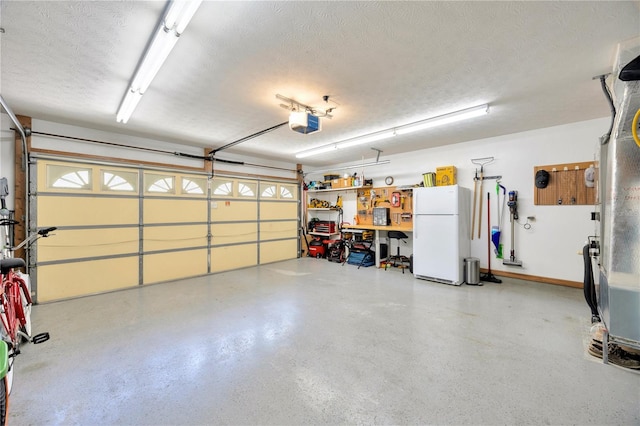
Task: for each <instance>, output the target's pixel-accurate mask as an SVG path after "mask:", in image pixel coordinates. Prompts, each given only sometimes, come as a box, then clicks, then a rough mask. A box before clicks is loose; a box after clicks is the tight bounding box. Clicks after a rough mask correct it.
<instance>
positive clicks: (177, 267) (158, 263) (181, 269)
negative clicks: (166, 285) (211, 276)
mask: <svg viewBox="0 0 640 426" xmlns="http://www.w3.org/2000/svg"><path fill="white" fill-rule="evenodd" d="M206 273H207V250H206V249H203V250H185V251H178V252H174V253H158V254H145V255H144V257H143V277H144V283H145V284H149V283H157V282H161V281H169V280H177V279H179V278H187V277H195V276H198V275H205V274H206Z"/></svg>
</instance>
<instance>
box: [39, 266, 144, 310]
mask: <svg viewBox="0 0 640 426" xmlns="http://www.w3.org/2000/svg"><path fill="white" fill-rule="evenodd" d="M136 285H138V257H137V256H133V257H125V258H118V259H104V260H93V261H88V262H73V263H65V264H60V265H39V266H38V288H37V291H38V293H37V300H38V302H39V303H41V302H49V301H52V300H59V299H66V298H69V297H78V296H86V295H89V294H95V293H103V292H105V291H110V290H117V289H122V288H127V287H133V286H136Z"/></svg>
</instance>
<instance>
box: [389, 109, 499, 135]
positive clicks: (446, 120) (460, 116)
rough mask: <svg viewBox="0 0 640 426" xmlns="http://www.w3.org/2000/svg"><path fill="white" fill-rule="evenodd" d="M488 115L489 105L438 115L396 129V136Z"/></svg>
mask: <svg viewBox="0 0 640 426" xmlns="http://www.w3.org/2000/svg"><path fill="white" fill-rule="evenodd" d="M488 113H489V105H488V104H485V105H480V106H477V107H473V108H467V109H463V110H460V111H456V112H452V113H449V114H444V115H439V116H437V117H432V118H427V119H426V120H422V121H416V122H415V123H411V124H405V125H404V126H400V127H396V129H395V131H396V135H406V134H407V133H413V132H418V131H420V130H425V129H430V128H432V127H436V126H442V125H444V124H450V123H455V122H456V121H462V120H467V119H469V118H473V117H479V116H481V115H485V114H488Z"/></svg>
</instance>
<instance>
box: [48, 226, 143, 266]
mask: <svg viewBox="0 0 640 426" xmlns="http://www.w3.org/2000/svg"><path fill="white" fill-rule="evenodd" d="M138 248H139V235H138V227H135V228H98V229H59V230H56V231H55V232H53V233H52V234H51V236H50V237H49V238H41V239H39V240H38V245H37V250H38V262H50V261H52V260H63V259H81V258H88V257H99V256H109V255H117V254H126V253H137V252H138Z"/></svg>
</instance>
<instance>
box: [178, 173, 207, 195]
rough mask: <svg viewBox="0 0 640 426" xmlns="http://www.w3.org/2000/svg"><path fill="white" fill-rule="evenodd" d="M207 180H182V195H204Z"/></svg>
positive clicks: (184, 178)
mask: <svg viewBox="0 0 640 426" xmlns="http://www.w3.org/2000/svg"><path fill="white" fill-rule="evenodd" d="M206 188H207V180H206V179H204V178H193V177H191V178H186V177H183V178H182V194H188V195H203V194H205V193H206Z"/></svg>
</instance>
